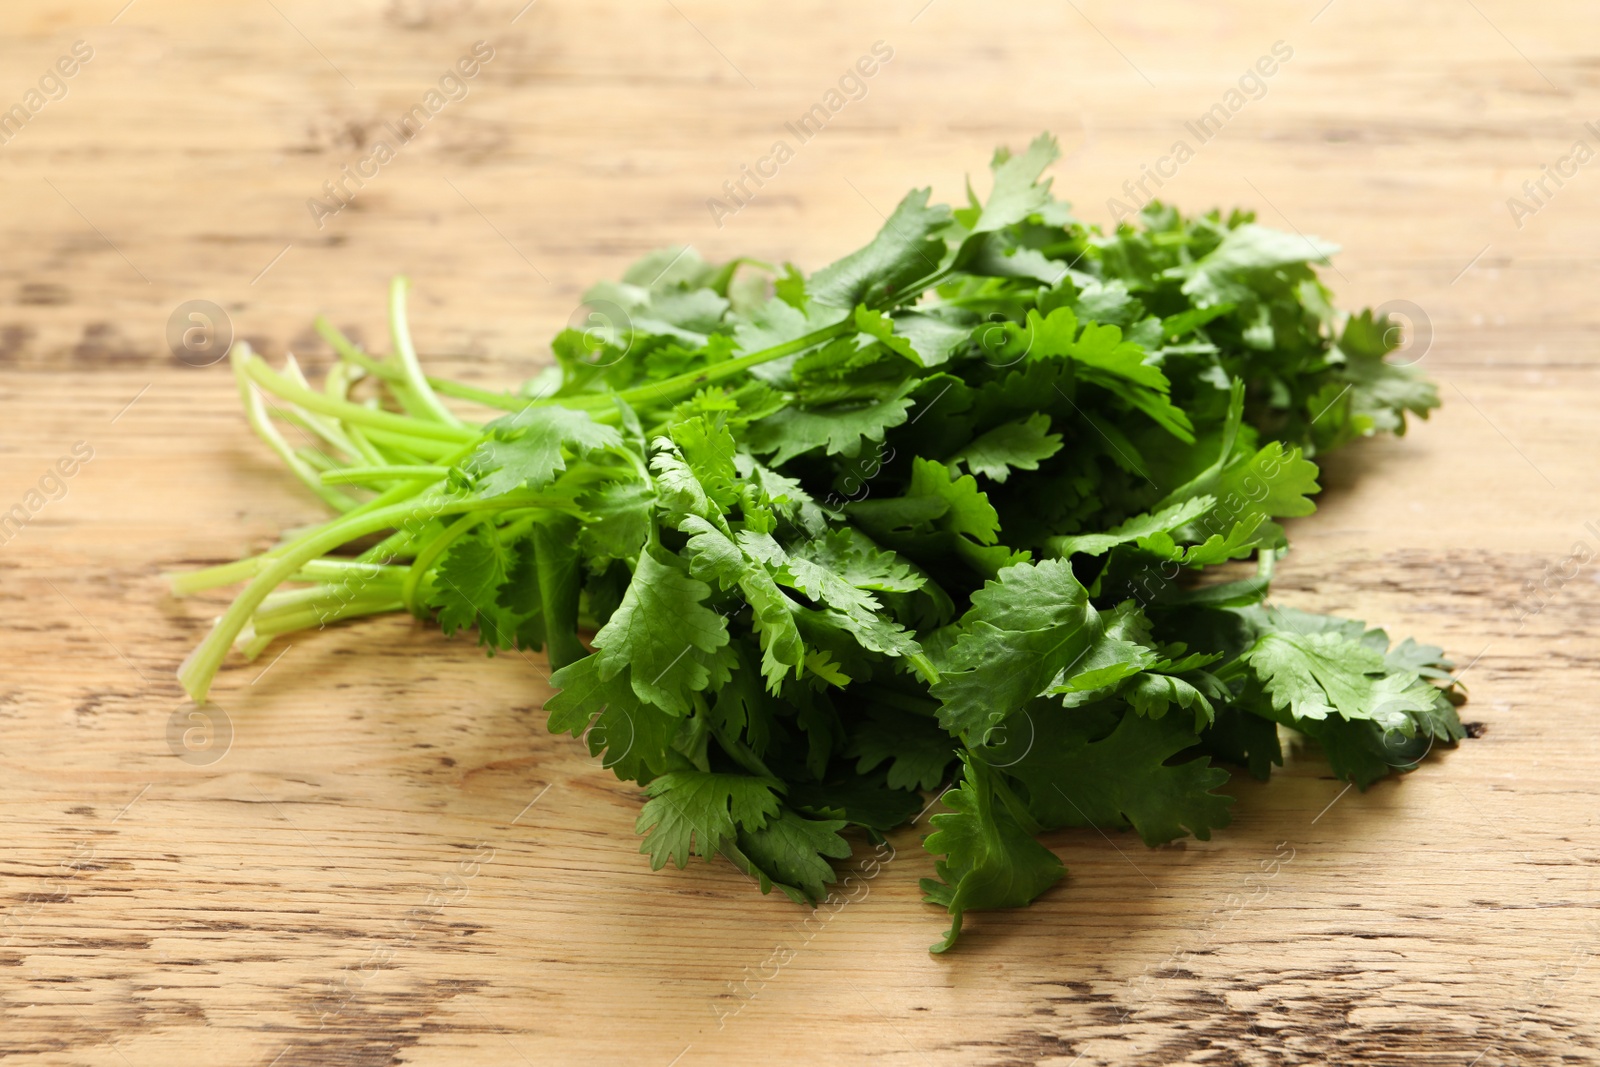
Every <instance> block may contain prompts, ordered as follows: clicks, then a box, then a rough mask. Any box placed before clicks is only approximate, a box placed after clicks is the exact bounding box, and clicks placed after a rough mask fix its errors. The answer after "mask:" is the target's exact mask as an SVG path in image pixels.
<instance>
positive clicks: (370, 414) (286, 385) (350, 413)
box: [234, 345, 478, 445]
mask: <svg viewBox="0 0 1600 1067" xmlns="http://www.w3.org/2000/svg"><path fill="white" fill-rule="evenodd" d="M240 349H243V352H242V353H241V354H240V355H239V356H238V357H237V358H238V365H239V366H241V368H242V370H243V373H245V374H246V375H248V376H249V377H250V379H251V380H252V381H254V382H255V383H256V384H258V385H260V386H261V387H262V388H264V389H266V390H267V391H268V392H271V393H275V394H276V395H278V396H279V397H282V398H283V399H284V400H287V401H289V402H290V403H293V404H299V405H300V406H301V407H303V408H306V409H307V410H310V411H318V412H321V413H323V414H325V415H334V416H337V417H338V418H341V419H343V420H344V421H345V422H353V423H356V424H358V425H362V426H369V427H371V428H373V429H375V430H383V431H387V432H388V433H389V434H398V435H402V436H405V437H411V438H420V439H423V440H428V441H444V442H447V443H450V444H458V445H459V444H466V443H468V442H469V441H475V440H477V437H478V427H474V426H466V425H460V424H457V425H444V424H442V423H435V422H424V421H422V420H421V419H414V418H411V417H410V416H407V415H396V414H394V413H393V412H389V411H381V410H378V409H375V408H369V407H363V406H362V405H360V404H352V403H350V402H349V401H348V400H334V399H333V398H332V397H329V396H327V395H325V394H323V393H315V392H312V391H311V390H310V389H306V388H304V387H303V386H301V385H298V384H296V383H295V382H293V381H291V380H289V379H288V378H286V377H284V376H283V375H281V374H279V373H278V372H277V371H275V370H273V369H272V368H271V367H269V366H267V364H266V361H265V360H263V359H261V358H260V357H259V356H256V355H253V354H251V352H250V350H249V346H248V345H239V346H237V347H236V348H235V349H234V351H235V352H239V351H240Z"/></svg>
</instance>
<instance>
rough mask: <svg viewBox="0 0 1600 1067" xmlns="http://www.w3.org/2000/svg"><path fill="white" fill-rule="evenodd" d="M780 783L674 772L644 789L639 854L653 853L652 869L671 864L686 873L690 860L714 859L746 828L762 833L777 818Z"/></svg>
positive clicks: (739, 776) (639, 827) (758, 779)
mask: <svg viewBox="0 0 1600 1067" xmlns="http://www.w3.org/2000/svg"><path fill="white" fill-rule="evenodd" d="M782 788H783V783H781V782H779V781H778V780H777V779H776V778H754V777H751V776H749V775H744V774H712V773H709V772H707V771H672V772H671V773H669V774H663V775H662V776H661V777H659V778H657V779H655V780H654V781H652V782H651V783H650V784H649V785H647V786H645V790H644V792H645V795H646V796H648V797H649V798H650V799H649V800H648V801H646V802H645V806H644V810H643V811H641V812H640V813H639V821H638V824H637V825H636V826H635V827H634V832H635V833H638V834H644V835H646V836H645V840H644V844H642V845H640V846H639V851H640V852H648V853H649V854H650V869H651V870H655V871H659V870H660V869H661V868H662V867H665V866H666V865H667V862H668V861H669V860H670V861H672V862H673V863H675V864H677V865H678V867H680V868H682V867H684V866H686V865H687V864H688V862H689V857H690V856H691V855H697V856H710V855H711V854H712V853H714V852H716V851H717V850H718V849H720V848H721V847H722V846H723V844H724V842H726V841H728V840H729V839H730V838H732V837H733V836H734V835H735V834H736V833H737V832H738V831H739V829H740V828H741V827H744V828H747V829H749V830H760V829H761V828H762V827H764V826H766V825H767V820H768V819H770V818H772V817H773V816H774V815H777V814H778V811H779V808H780V807H781V805H780V804H779V802H778V795H777V793H778V791H779V790H781V789H782Z"/></svg>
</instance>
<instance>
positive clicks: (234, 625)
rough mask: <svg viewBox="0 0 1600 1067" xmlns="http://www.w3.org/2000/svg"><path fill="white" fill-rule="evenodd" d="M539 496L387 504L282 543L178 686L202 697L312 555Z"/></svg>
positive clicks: (188, 663)
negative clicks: (259, 612)
mask: <svg viewBox="0 0 1600 1067" xmlns="http://www.w3.org/2000/svg"><path fill="white" fill-rule="evenodd" d="M545 499H546V498H544V497H540V496H536V495H530V496H529V497H527V498H526V499H523V498H519V497H515V496H514V495H512V494H507V495H506V496H498V497H491V498H489V499H487V500H485V499H478V498H472V497H464V498H461V499H457V500H451V499H446V498H442V497H434V498H432V499H429V500H425V501H407V502H405V503H401V504H391V505H389V506H388V507H383V508H378V509H376V510H373V511H369V512H366V513H364V514H360V515H346V516H343V517H341V518H338V519H335V520H334V521H333V522H330V523H328V524H327V525H325V526H322V527H320V528H318V529H316V530H313V531H312V532H311V533H309V534H306V535H305V536H304V537H301V538H300V539H299V540H297V541H295V542H294V543H293V545H292V546H285V547H284V549H283V550H282V552H281V554H279V555H275V556H271V557H269V558H267V559H266V560H265V561H264V562H265V566H262V567H261V569H260V571H259V572H258V573H257V574H256V576H255V577H254V578H252V579H251V580H250V584H249V585H247V586H245V588H244V589H243V591H241V592H240V593H239V595H238V596H237V597H236V598H235V599H234V601H233V603H232V604H230V605H229V606H228V610H227V611H226V612H224V613H223V615H222V618H220V619H218V620H217V622H216V625H215V626H213V627H212V630H211V632H210V633H209V634H207V635H206V637H205V640H203V641H201V642H200V644H199V645H198V646H196V648H195V650H194V651H193V652H191V653H190V654H189V657H188V659H186V660H184V662H183V665H182V666H181V667H179V668H178V680H179V681H180V682H182V683H183V687H184V689H185V690H187V691H188V693H189V696H190V697H191V698H193V700H194V701H195V702H196V703H201V702H203V701H204V700H205V698H206V694H207V693H208V692H209V691H210V689H211V680H212V679H213V678H215V677H216V674H217V671H218V670H219V669H220V668H221V666H222V661H223V659H224V658H226V656H227V654H228V649H229V647H230V646H231V645H232V644H233V641H234V639H235V638H236V637H238V636H239V634H240V632H241V631H242V630H243V629H244V628H245V626H246V625H247V624H248V623H249V621H250V617H251V615H252V614H254V612H255V610H256V608H257V607H258V606H259V605H260V604H261V601H262V600H264V599H265V598H266V596H267V594H268V593H270V592H272V590H273V589H275V588H277V587H278V586H279V585H281V584H283V583H284V582H286V581H288V580H289V579H290V578H291V577H292V576H293V575H294V574H296V573H297V572H298V571H299V570H300V568H301V567H303V566H304V565H305V564H307V563H309V562H310V561H311V560H314V559H316V558H317V557H318V556H322V555H324V554H326V553H328V552H331V551H332V550H334V549H335V548H338V547H339V546H341V545H344V544H347V543H348V542H350V541H353V540H355V539H356V538H358V537H364V536H366V535H367V534H371V533H377V532H378V531H380V530H385V529H390V528H392V527H397V526H400V525H401V524H403V523H404V522H405V521H406V520H408V519H414V518H415V517H416V516H418V515H420V514H422V513H424V512H426V513H427V514H428V516H429V517H430V518H432V517H437V516H440V515H455V514H461V513H463V512H469V511H495V510H503V509H505V508H506V507H508V506H515V505H519V504H521V505H527V506H538V505H539V504H540V503H541V502H543V501H544V500H545ZM566 503H567V502H566V501H560V500H558V501H550V503H549V505H548V506H552V507H556V508H559V507H562V506H564V505H565V504H566Z"/></svg>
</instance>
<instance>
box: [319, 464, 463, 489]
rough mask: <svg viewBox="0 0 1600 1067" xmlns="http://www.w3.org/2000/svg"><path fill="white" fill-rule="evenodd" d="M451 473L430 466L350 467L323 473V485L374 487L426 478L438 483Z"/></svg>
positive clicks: (441, 468) (445, 468) (444, 469)
mask: <svg viewBox="0 0 1600 1067" xmlns="http://www.w3.org/2000/svg"><path fill="white" fill-rule="evenodd" d="M449 473H450V468H449V467H428V466H412V465H408V466H396V467H386V466H376V465H375V466H371V467H349V468H346V469H343V470H331V471H323V472H322V484H323V485H374V484H376V483H378V482H394V481H404V480H406V479H411V480H416V479H422V478H426V479H428V480H429V481H435V482H436V481H438V480H439V479H441V478H443V477H445V476H446V475H448V474H449Z"/></svg>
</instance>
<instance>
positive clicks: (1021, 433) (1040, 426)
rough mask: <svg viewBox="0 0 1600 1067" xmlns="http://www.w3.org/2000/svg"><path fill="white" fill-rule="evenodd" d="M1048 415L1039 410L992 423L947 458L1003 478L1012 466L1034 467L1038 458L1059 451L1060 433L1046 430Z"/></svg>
mask: <svg viewBox="0 0 1600 1067" xmlns="http://www.w3.org/2000/svg"><path fill="white" fill-rule="evenodd" d="M1049 430H1050V416H1049V415H1046V414H1044V413H1043V412H1039V413H1037V414H1034V415H1030V416H1028V417H1027V418H1026V419H1018V420H1016V421H1015V422H1007V423H1004V424H1002V425H1000V426H996V427H995V428H994V429H992V430H990V431H989V432H988V433H986V434H984V435H983V436H982V437H979V438H978V439H977V440H976V441H973V442H972V443H971V444H969V445H967V447H965V448H963V449H962V450H961V451H959V452H957V453H956V454H955V455H954V456H952V457H951V458H950V464H951V466H955V465H957V464H966V467H967V470H969V471H971V472H972V473H973V474H979V475H983V476H984V477H986V478H990V479H992V480H994V481H996V482H1004V481H1005V480H1006V476H1007V475H1009V474H1010V473H1011V472H1012V471H1013V470H1019V471H1036V470H1038V469H1039V461H1040V460H1045V459H1049V458H1050V457H1051V456H1053V455H1055V454H1056V453H1057V452H1059V451H1061V435H1060V434H1058V433H1050V432H1049Z"/></svg>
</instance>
